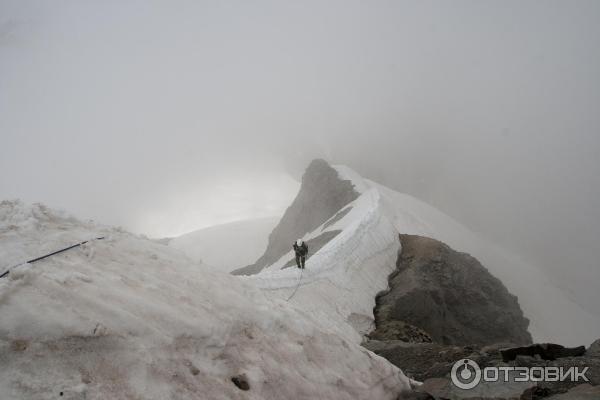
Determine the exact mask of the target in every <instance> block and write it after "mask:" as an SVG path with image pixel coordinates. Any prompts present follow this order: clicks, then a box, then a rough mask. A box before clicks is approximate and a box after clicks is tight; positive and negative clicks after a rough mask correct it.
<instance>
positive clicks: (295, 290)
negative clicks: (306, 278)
mask: <svg viewBox="0 0 600 400" xmlns="http://www.w3.org/2000/svg"><path fill="white" fill-rule="evenodd" d="M302 272H304V268H300V279H298V285H296V289H294V292H293V293H292V295H291V296H290V297H288V298H287V300H286V301H290V300H291V298H292V297H294V295H295V294H296V292H297V291H298V288H299V287H300V282H301V281H302Z"/></svg>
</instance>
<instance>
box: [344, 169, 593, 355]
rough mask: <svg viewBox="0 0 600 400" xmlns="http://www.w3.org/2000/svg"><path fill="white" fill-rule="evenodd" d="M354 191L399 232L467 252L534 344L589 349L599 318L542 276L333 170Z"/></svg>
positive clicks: (409, 202)
mask: <svg viewBox="0 0 600 400" xmlns="http://www.w3.org/2000/svg"><path fill="white" fill-rule="evenodd" d="M335 168H336V169H337V170H338V173H339V174H340V176H341V177H342V178H344V179H349V180H351V181H352V182H353V183H354V185H355V189H356V190H357V191H359V192H363V193H365V194H366V193H369V192H370V191H372V190H376V191H377V192H378V193H379V195H380V196H381V205H382V210H381V212H382V213H383V214H385V215H386V216H387V217H388V219H389V220H390V221H391V222H392V224H393V225H394V226H395V228H396V230H397V231H398V232H401V233H406V234H415V235H422V236H428V237H432V238H434V239H437V240H440V241H442V242H444V243H446V244H448V245H449V246H450V247H452V248H454V249H455V250H458V251H464V252H467V253H470V254H471V255H473V256H474V257H476V258H477V259H479V261H480V262H481V263H482V264H483V265H484V266H485V267H486V268H487V269H488V270H489V271H490V272H491V273H492V274H493V275H494V276H496V277H498V278H499V279H500V280H501V281H502V282H503V283H504V285H505V286H506V287H507V288H508V290H509V291H510V292H511V293H513V294H515V295H516V296H517V297H518V298H519V303H520V305H521V308H522V309H523V312H524V314H525V316H526V317H527V318H529V319H530V321H531V323H530V327H529V331H530V332H531V334H532V336H533V339H534V341H541V342H556V343H561V344H563V345H573V346H575V345H581V344H586V345H587V344H590V343H591V342H593V341H594V340H595V339H597V337H598V334H599V333H600V319H598V317H597V316H595V315H592V314H591V313H589V312H587V311H586V310H584V309H583V308H582V307H580V306H579V305H578V304H576V303H575V302H573V301H572V300H570V299H569V297H568V296H567V294H566V293H564V292H562V291H561V290H560V289H558V288H557V287H555V286H554V285H553V284H552V283H551V281H550V280H549V279H548V278H547V277H546V275H545V274H544V273H543V272H541V271H540V270H539V269H537V268H535V267H534V266H531V265H528V264H526V263H524V262H523V261H521V260H519V259H518V257H516V256H514V255H511V254H510V253H509V252H507V251H505V250H504V249H501V248H499V247H498V246H495V245H494V244H492V243H488V242H486V241H484V240H482V239H481V238H479V237H478V236H477V235H475V234H473V233H472V232H471V231H469V230H468V229H467V228H466V227H464V226H463V225H461V224H460V223H458V222H457V221H455V220H454V219H452V218H451V217H449V216H447V215H445V214H444V213H442V212H440V211H439V210H437V209H436V208H434V207H432V206H430V205H428V204H427V203H425V202H423V201H420V200H418V199H416V198H414V197H412V196H409V195H406V194H403V193H398V192H396V191H393V190H391V189H389V188H387V187H385V186H383V185H380V184H377V183H375V182H372V181H369V180H367V179H363V178H361V177H360V175H358V174H357V173H356V172H354V171H353V170H351V169H350V168H348V167H346V166H336V167H335Z"/></svg>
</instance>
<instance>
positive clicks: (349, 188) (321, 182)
mask: <svg viewBox="0 0 600 400" xmlns="http://www.w3.org/2000/svg"><path fill="white" fill-rule="evenodd" d="M357 197H358V193H357V192H356V191H355V190H354V187H353V185H352V183H351V182H350V181H348V180H342V179H340V177H339V176H338V173H337V171H336V170H335V169H333V168H332V167H331V166H330V165H329V164H328V163H327V162H326V161H324V160H313V161H312V162H311V163H310V165H309V166H308V168H307V169H306V171H305V172H304V175H303V176H302V184H301V186H300V191H299V192H298V195H297V196H296V198H295V199H294V201H293V202H292V204H291V205H290V206H289V207H288V209H287V210H286V212H285V214H284V215H283V217H282V218H281V221H280V222H279V224H278V225H277V226H276V227H275V229H273V232H271V234H270V235H269V244H268V245H267V249H266V251H265V253H264V254H263V255H262V256H261V257H260V258H259V259H258V260H257V261H256V262H255V263H254V264H252V265H248V266H246V267H243V268H239V269H237V270H235V271H233V272H232V274H234V275H252V274H256V273H258V272H260V271H261V270H262V269H263V268H265V267H266V266H268V265H271V264H272V263H274V262H275V261H277V260H278V259H279V258H280V257H281V256H283V255H284V254H285V253H287V252H288V251H289V250H290V248H291V246H292V243H293V242H294V241H295V240H296V239H298V238H301V237H302V236H304V235H305V234H306V233H308V232H311V231H313V230H315V229H316V228H318V227H319V226H320V225H322V224H323V223H324V222H326V221H327V220H328V219H330V218H331V217H332V216H334V215H335V214H336V213H337V212H338V211H340V210H341V209H342V208H343V207H344V206H345V205H346V204H348V203H350V202H351V201H353V200H355V199H356V198H357Z"/></svg>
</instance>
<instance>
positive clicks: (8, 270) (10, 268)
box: [0, 236, 104, 278]
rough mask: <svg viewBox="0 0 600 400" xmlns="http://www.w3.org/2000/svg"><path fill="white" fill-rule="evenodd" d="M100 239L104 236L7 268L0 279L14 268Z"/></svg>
mask: <svg viewBox="0 0 600 400" xmlns="http://www.w3.org/2000/svg"><path fill="white" fill-rule="evenodd" d="M102 239H104V236H102V237H97V238H94V239H89V240H84V241H83V242H79V243H76V244H74V245H72V246H69V247H65V248H64V249H60V250H56V251H54V252H52V253H49V254H46V255H43V256H41V257H37V258H34V259H33V260H29V261H25V262H22V263H20V264H17V265H13V266H12V267H9V268H8V269H7V270H6V271H4V272H3V273H2V275H0V278H4V277H5V276H7V275H8V274H9V273H10V271H12V270H13V269H15V268H17V267H20V266H21V265H25V264H33V263H34V262H37V261H40V260H43V259H44V258H48V257H51V256H54V255H56V254H59V253H62V252H63V251H67V250H71V249H74V248H75V247H79V246H81V245H82V244H86V243H87V242H91V241H92V240H102Z"/></svg>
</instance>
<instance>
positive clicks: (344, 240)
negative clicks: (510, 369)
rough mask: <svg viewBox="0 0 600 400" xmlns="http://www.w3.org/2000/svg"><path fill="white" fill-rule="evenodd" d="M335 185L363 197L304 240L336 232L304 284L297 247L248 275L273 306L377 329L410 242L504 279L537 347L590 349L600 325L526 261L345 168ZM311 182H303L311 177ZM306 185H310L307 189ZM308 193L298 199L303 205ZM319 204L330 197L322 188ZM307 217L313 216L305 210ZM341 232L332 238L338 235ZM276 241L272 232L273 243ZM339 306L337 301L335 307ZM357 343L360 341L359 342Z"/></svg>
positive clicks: (313, 252)
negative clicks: (382, 295)
mask: <svg viewBox="0 0 600 400" xmlns="http://www.w3.org/2000/svg"><path fill="white" fill-rule="evenodd" d="M333 169H334V170H335V171H336V173H337V176H338V177H337V180H333V181H337V182H344V184H346V182H349V183H350V184H351V185H352V189H353V191H354V192H355V193H356V194H357V195H358V197H357V198H356V199H355V200H351V201H350V202H348V203H346V204H343V205H341V206H340V208H338V209H337V210H336V211H328V215H330V217H329V219H328V220H325V219H322V223H321V224H320V225H319V226H317V227H315V228H313V229H312V230H311V231H309V232H307V233H304V234H303V235H302V237H303V238H304V240H305V241H308V240H312V239H315V238H317V237H319V236H320V235H323V233H327V232H330V233H331V235H330V236H329V237H330V238H331V239H330V241H329V242H327V243H320V245H322V247H320V248H318V249H314V248H313V249H309V255H310V256H311V257H310V258H309V260H308V261H307V270H306V271H305V272H304V275H303V276H302V278H300V274H299V271H297V270H296V269H295V268H286V269H282V268H284V267H285V266H286V265H289V264H288V262H289V260H291V259H292V258H293V254H292V251H291V242H290V243H288V244H287V250H286V249H285V248H284V247H283V244H285V241H284V242H282V244H281V250H280V251H279V252H277V253H276V254H279V257H278V258H276V257H274V254H272V255H271V256H272V257H271V260H272V261H270V262H269V263H268V265H266V266H260V268H258V269H255V270H253V271H246V272H248V273H256V272H258V271H260V272H259V273H258V274H256V275H251V276H249V277H247V278H245V279H247V280H248V281H250V282H253V283H254V284H256V285H257V286H258V287H260V288H262V289H264V290H265V292H266V293H267V295H268V296H270V297H273V298H283V299H287V298H288V297H290V296H293V297H292V298H291V299H290V302H293V303H295V304H298V305H299V306H302V307H303V308H305V309H307V310H310V311H311V312H314V313H320V314H324V315H326V316H327V318H330V320H332V321H335V323H336V324H337V325H343V324H348V325H351V326H353V327H354V328H355V330H356V331H357V334H358V335H359V337H360V334H364V333H366V332H368V331H369V330H371V329H372V328H373V312H372V310H373V307H374V305H375V300H374V299H375V296H376V295H377V294H378V293H379V292H381V291H384V290H386V289H387V286H388V282H387V276H388V275H389V274H390V273H392V272H393V270H394V268H395V261H396V258H397V253H398V250H399V248H400V243H399V241H398V238H397V235H398V233H401V234H411V235H419V236H425V237H429V238H433V239H436V240H439V241H441V242H443V243H445V244H447V245H448V246H450V247H451V248H452V249H454V250H457V251H461V252H467V253H469V254H471V255H472V256H473V257H475V258H476V259H477V260H479V261H480V262H481V264H482V265H483V266H484V267H485V268H487V269H488V270H489V272H490V273H491V274H492V275H493V276H495V277H497V278H499V279H500V280H501V281H502V283H503V284H504V285H505V286H506V288H507V289H508V291H509V292H510V293H512V294H514V295H516V296H517V297H518V302H519V305H520V306H521V308H522V309H523V312H524V314H525V317H527V318H528V319H529V320H530V328H529V330H530V332H531V334H532V336H533V340H534V341H549V342H560V343H563V344H565V345H579V344H582V343H583V344H587V343H591V342H592V341H593V340H595V339H596V336H597V332H599V331H600V320H599V319H598V318H597V317H595V316H594V315H592V314H590V313H588V312H587V311H585V310H584V309H582V308H581V307H580V306H579V305H577V304H576V303H574V302H572V301H571V300H570V299H569V298H568V297H567V296H566V295H565V294H564V293H563V292H561V291H560V290H559V289H558V288H556V287H555V286H554V285H552V283H551V282H550V281H549V280H548V279H546V277H545V276H544V274H543V273H541V271H539V270H538V269H537V268H535V267H533V266H531V265H528V264H526V263H524V262H522V261H520V260H519V259H518V258H517V257H515V256H513V255H511V254H510V253H507V252H506V251H504V250H502V249H500V248H499V247H497V246H495V245H494V244H492V243H488V242H486V241H485V240H483V239H481V238H479V237H478V236H477V235H475V234H473V233H472V232H471V231H469V230H468V229H467V228H466V227H464V226H463V225H461V224H460V223H458V222H457V221H455V220H454V219H452V218H450V217H449V216H447V215H445V214H443V213H442V212H440V211H439V210H437V209H435V208H434V207H432V206H430V205H428V204H426V203H424V202H422V201H420V200H418V199H416V198H414V197H412V196H409V195H406V194H403V193H399V192H396V191H394V190H391V189H389V188H387V187H385V186H383V185H380V184H378V183H375V182H372V181H370V180H367V179H363V178H362V177H361V176H360V175H359V174H357V173H356V172H355V171H353V170H352V169H350V168H348V167H346V166H334V167H333ZM306 176H307V174H305V177H306ZM303 183H304V182H303ZM302 190H303V189H302V188H301V190H300V192H301V193H299V197H303V195H302ZM322 190H323V191H325V193H323V194H322V195H321V196H327V193H326V190H327V188H323V189H322ZM302 208H303V209H305V210H306V212H310V210H312V209H314V208H315V206H313V205H311V204H310V202H304V203H303V207H302ZM290 224H291V225H293V223H290V222H287V223H286V221H284V220H283V219H282V221H280V224H279V225H278V228H277V229H278V230H279V231H282V230H292V229H294V228H293V226H290ZM336 230H337V231H340V232H338V233H336V234H333V233H334V231H336ZM276 240H278V239H277V234H276V232H275V231H274V232H273V233H272V234H271V237H270V242H274V241H276ZM334 299H335V300H334ZM355 340H359V339H356V337H355Z"/></svg>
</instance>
